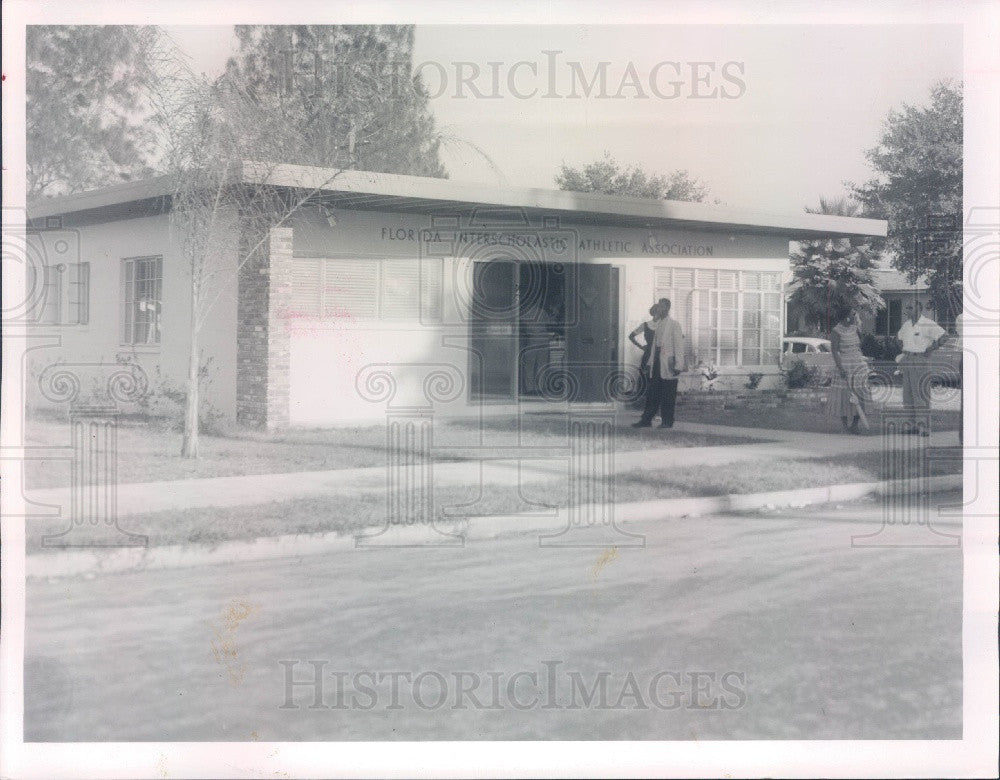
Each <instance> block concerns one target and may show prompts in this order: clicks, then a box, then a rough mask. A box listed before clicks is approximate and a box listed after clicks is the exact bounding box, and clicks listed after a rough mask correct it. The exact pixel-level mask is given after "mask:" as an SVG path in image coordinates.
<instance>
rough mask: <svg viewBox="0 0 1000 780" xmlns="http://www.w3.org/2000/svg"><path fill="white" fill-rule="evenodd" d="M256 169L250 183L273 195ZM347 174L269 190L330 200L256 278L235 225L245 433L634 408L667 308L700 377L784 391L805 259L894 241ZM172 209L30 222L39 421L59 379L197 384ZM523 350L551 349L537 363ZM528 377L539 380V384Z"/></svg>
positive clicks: (227, 340) (118, 193)
mask: <svg viewBox="0 0 1000 780" xmlns="http://www.w3.org/2000/svg"><path fill="white" fill-rule="evenodd" d="M252 170H253V169H252V168H251V167H249V166H248V167H247V169H246V170H245V171H244V174H243V177H242V178H241V179H240V182H241V184H240V185H239V186H243V184H242V183H247V182H251V183H260V182H258V181H256V180H255V179H254V175H253V173H252ZM333 174H334V172H331V171H329V170H321V169H309V168H300V167H294V168H293V167H280V168H278V169H277V170H274V171H272V172H270V173H269V175H268V178H267V179H266V181H265V182H263V183H264V184H265V185H266V186H276V187H277V186H281V187H285V188H297V189H298V190H299V191H303V192H309V191H311V190H313V189H315V188H317V187H318V188H319V192H318V194H317V195H316V197H315V205H309V206H307V207H304V208H303V209H301V210H300V212H299V213H297V214H296V215H294V218H293V219H291V220H290V221H288V222H286V223H285V224H284V225H283V226H280V227H273V228H271V229H270V231H269V234H268V235H267V236H266V241H265V242H264V245H263V249H262V250H261V251H259V252H258V253H257V254H256V255H255V256H254V257H253V258H252V260H251V261H250V262H248V263H246V264H245V265H244V266H243V267H242V268H238V252H237V247H239V246H240V245H241V243H242V242H245V241H247V236H246V229H245V228H244V227H243V225H242V223H241V222H240V221H239V220H238V219H237V217H236V216H235V215H234V216H233V221H232V242H231V247H232V250H231V252H229V253H228V254H227V255H226V256H223V257H222V258H221V260H222V262H223V263H224V264H227V265H228V267H229V268H230V271H231V273H229V274H228V275H225V276H224V277H223V278H222V279H221V280H220V282H219V285H218V288H217V289H216V290H214V292H215V293H216V294H217V295H218V303H217V305H216V306H215V308H214V309H213V310H212V313H211V321H210V322H209V323H208V325H207V326H206V327H205V329H204V331H203V332H202V336H201V350H202V353H201V360H202V362H203V363H205V364H207V365H208V366H209V369H208V371H209V377H208V379H209V380H210V381H209V383H208V384H207V386H206V388H205V399H206V401H207V402H209V403H210V404H212V406H213V407H214V408H215V409H217V410H218V411H220V412H221V413H222V414H223V415H224V416H225V417H227V418H229V419H233V420H235V421H237V422H238V423H240V424H244V425H247V426H254V427H268V428H280V427H283V426H287V425H322V424H328V423H341V422H347V421H352V420H359V419H375V418H380V417H381V418H383V419H384V415H385V413H386V410H387V409H389V410H391V409H395V408H403V407H406V408H409V409H413V408H416V407H420V408H427V409H431V408H433V409H434V410H435V413H441V414H469V413H470V412H473V411H476V410H481V409H482V407H483V406H484V405H486V404H489V405H490V406H491V407H493V408H494V409H495V410H497V411H501V410H513V409H515V408H517V404H519V403H522V402H524V401H526V400H531V399H532V398H535V399H537V398H538V397H539V396H542V397H549V398H552V397H559V398H568V399H569V400H574V401H579V402H602V403H603V402H609V401H622V397H621V393H620V392H618V391H620V390H621V387H622V385H623V382H624V384H628V382H627V381H624V379H625V377H628V376H631V378H633V379H634V375H635V366H636V364H637V363H638V360H639V357H640V355H639V351H638V350H636V349H635V348H634V347H632V346H631V345H630V344H629V343H628V342H627V340H626V336H627V334H628V333H629V331H631V330H632V329H633V328H634V327H635V326H636V325H637V324H638V323H640V322H642V321H643V320H645V319H646V318H647V317H648V314H647V310H648V308H649V306H650V305H651V304H652V303H653V302H655V301H656V300H658V299H659V298H661V297H668V298H670V299H671V300H672V301H673V310H672V312H671V315H672V316H673V317H674V318H675V319H677V320H678V321H679V322H680V324H681V326H682V327H683V330H684V333H685V337H686V340H687V344H688V352H689V357H688V368H689V369H693V368H694V366H695V365H696V364H697V363H698V362H705V363H712V364H714V365H716V366H717V367H718V370H719V372H720V373H721V374H722V375H723V376H731V377H732V378H733V380H734V381H736V380H740V381H742V377H743V376H745V375H746V374H748V373H751V372H754V373H762V374H765V375H766V377H768V378H769V379H770V380H771V381H776V380H777V377H778V375H779V370H780V369H779V360H780V350H781V338H782V335H783V334H784V322H783V316H784V312H783V306H782V300H783V297H782V296H783V279H785V278H786V277H787V275H788V271H789V259H788V258H789V242H791V241H793V240H803V239H810V238H818V237H827V236H884V235H885V232H886V223H885V222H883V221H879V220H869V219H857V218H850V217H839V216H826V215H817V214H796V215H789V216H775V215H770V214H761V213H758V212H752V211H744V210H739V209H732V208H728V207H723V206H714V205H706V204H701V203H681V202H670V201H652V200H642V199H636V198H623V197H610V196H604V195H597V194H581V193H573V192H563V191H558V190H539V189H513V188H499V187H493V186H485V185H476V184H465V183H460V182H454V181H449V180H442V179H430V178H422V177H413V176H398V175H389V174H373V173H367V172H363V171H348V172H340V173H337V174H336V175H335V176H334V175H333ZM324 182H331V183H329V184H326V185H323V183H324ZM321 185H323V186H321ZM169 192H170V188H169V186H168V183H167V182H166V181H165V180H164V179H162V178H157V179H150V180H147V181H142V182H137V183H131V184H127V185H121V186H117V187H111V188H107V189H103V190H99V191H94V192H87V193H81V194H76V195H70V196H66V197H61V198H56V199H52V200H46V201H41V202H38V203H33V204H30V205H29V208H28V216H29V225H30V228H31V229H30V230H29V245H30V246H31V247H32V248H33V249H32V252H30V253H29V264H30V265H31V266H32V268H33V270H32V271H31V272H30V276H31V278H29V284H31V283H32V282H35V284H34V287H33V289H34V292H33V296H34V297H33V298H32V307H30V309H31V312H30V317H31V318H32V319H34V321H35V323H36V324H35V325H34V326H33V330H35V331H36V332H37V333H38V334H40V335H45V334H53V335H52V337H48V341H47V342H45V343H44V344H43V343H42V341H40V342H38V343H39V344H40V345H41V346H39V348H37V349H33V350H32V351H31V352H30V353H29V360H28V364H29V369H30V372H31V377H32V379H31V380H30V381H31V382H33V385H32V386H31V387H30V388H29V397H30V398H31V399H32V402H33V403H41V402H43V401H45V399H46V398H49V399H51V398H52V394H51V392H47V393H43V392H41V390H42V389H43V388H44V386H45V381H46V377H48V379H49V380H50V384H51V375H52V372H53V366H54V365H61V364H74V365H79V364H84V363H86V364H98V363H100V364H105V365H107V364H112V365H113V364H115V363H117V362H121V361H134V362H135V363H137V364H138V365H140V366H142V368H143V369H144V371H145V372H146V373H147V374H148V375H149V376H150V377H153V376H154V375H158V376H159V377H162V378H163V379H164V380H165V381H167V382H169V383H172V385H173V386H174V387H183V383H184V377H185V376H186V370H187V362H188V355H187V343H188V330H187V329H188V327H189V326H190V325H189V323H190V294H189V282H188V276H187V269H186V264H185V260H184V257H183V255H182V254H181V251H180V247H179V246H178V245H177V241H176V238H175V237H174V236H172V234H171V224H170V215H169V199H168V195H169ZM539 312H541V313H542V314H538V313H539ZM542 316H544V318H545V319H544V322H542V321H537V322H532V321H531V318H532V317H542ZM546 333H547V334H548V337H546V335H545V334H546ZM43 341H44V339H43ZM525 344H529V345H530V346H529V347H525ZM526 349H535V350H541V352H540V353H536V354H534V355H533V356H532V359H531V360H528V361H526V360H525V357H524V353H525V350H526ZM528 365H530V366H531V367H532V368H531V369H530V370H532V371H535V372H538V373H537V375H536V376H534V377H532V379H533V381H528V382H521V381H519V374H520V373H523V372H524V371H525V370H528V369H526V366H528ZM46 372H48V373H46ZM698 381H699V380H698V376H697V374H696V373H695V372H694V371H689V374H688V376H687V378H686V379H685V382H686V383H689V384H691V385H692V386H694V385H696V384H697V383H698Z"/></svg>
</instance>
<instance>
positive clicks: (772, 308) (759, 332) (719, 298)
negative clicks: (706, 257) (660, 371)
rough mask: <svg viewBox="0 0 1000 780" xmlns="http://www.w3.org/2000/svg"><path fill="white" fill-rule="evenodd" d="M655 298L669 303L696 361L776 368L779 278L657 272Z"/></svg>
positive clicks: (674, 270)
mask: <svg viewBox="0 0 1000 780" xmlns="http://www.w3.org/2000/svg"><path fill="white" fill-rule="evenodd" d="M656 288H657V289H656V296H655V297H656V298H657V299H659V298H670V300H671V304H672V305H671V310H670V315H671V316H672V317H673V318H674V319H676V320H677V321H678V322H680V323H681V327H682V328H683V329H684V334H685V336H686V337H687V339H688V342H689V351H691V352H692V353H693V354H694V357H695V359H696V360H699V361H704V362H707V363H714V364H715V365H718V366H762V365H772V364H777V362H778V358H779V355H780V351H781V278H780V275H779V274H777V273H770V272H759V271H735V270H728V269H697V270H692V269H689V268H657V269H656Z"/></svg>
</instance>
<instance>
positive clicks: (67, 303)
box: [27, 263, 90, 325]
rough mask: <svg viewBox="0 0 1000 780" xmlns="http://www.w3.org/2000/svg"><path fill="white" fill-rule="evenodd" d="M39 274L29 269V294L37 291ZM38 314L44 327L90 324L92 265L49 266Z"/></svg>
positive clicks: (44, 272) (37, 307)
mask: <svg viewBox="0 0 1000 780" xmlns="http://www.w3.org/2000/svg"><path fill="white" fill-rule="evenodd" d="M37 273H38V272H37V270H36V269H35V268H34V267H33V266H28V279H27V285H28V287H27V289H28V290H32V291H33V290H35V288H36V285H37V284H38V277H37ZM34 312H35V322H37V323H38V324H40V325H86V324H87V323H88V322H89V321H90V263H61V264H59V265H52V266H45V267H44V268H43V269H42V282H41V290H40V291H39V293H38V302H37V304H36V305H35V309H34Z"/></svg>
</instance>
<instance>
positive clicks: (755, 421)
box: [677, 407, 962, 433]
mask: <svg viewBox="0 0 1000 780" xmlns="http://www.w3.org/2000/svg"><path fill="white" fill-rule="evenodd" d="M901 411H902V410H901V409H889V410H888V414H892V415H898V414H900V413H901ZM868 418H869V423H870V424H871V425H872V427H873V428H874V429H876V430H878V429H879V426H880V425H881V423H880V422H879V420H880V414H879V412H878V411H876V412H874V413H872V414H869V415H868ZM677 419H678V420H683V421H685V422H698V423H711V424H712V425H733V426H737V427H741V428H763V429H769V430H779V431H806V432H809V433H842V432H843V428H842V425H841V422H840V418H839V417H834V416H831V415H829V414H828V413H827V412H825V411H809V410H805V409H797V408H794V407H779V408H777V409H706V408H702V409H696V408H683V407H679V408H678V409H677ZM961 420H962V418H961V414H960V413H959V412H958V411H957V410H947V409H935V410H933V411H932V412H931V430H934V431H957V430H958V429H959V426H960V425H961Z"/></svg>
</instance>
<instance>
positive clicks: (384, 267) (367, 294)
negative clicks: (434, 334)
mask: <svg viewBox="0 0 1000 780" xmlns="http://www.w3.org/2000/svg"><path fill="white" fill-rule="evenodd" d="M441 277H442V261H441V260H440V259H438V258H433V259H423V260H418V259H412V260H410V259H406V260H396V259H391V260H370V259H359V260H352V259H327V258H295V261H294V264H293V271H292V310H293V313H294V314H296V315H298V316H307V317H318V318H323V319H336V318H344V319H360V320H381V321H394V320H400V321H415V320H416V321H431V322H434V321H438V320H440V319H441V290H442V278H441Z"/></svg>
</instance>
